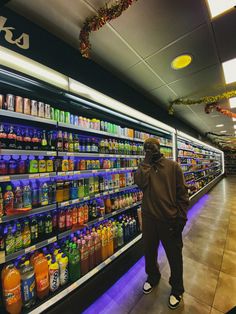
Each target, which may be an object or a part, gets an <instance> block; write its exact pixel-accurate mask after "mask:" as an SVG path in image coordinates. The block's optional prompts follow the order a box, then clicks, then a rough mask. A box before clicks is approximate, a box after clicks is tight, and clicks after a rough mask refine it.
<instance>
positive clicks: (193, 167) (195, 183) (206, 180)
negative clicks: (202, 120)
mask: <svg viewBox="0 0 236 314" xmlns="http://www.w3.org/2000/svg"><path fill="white" fill-rule="evenodd" d="M177 161H178V163H179V164H180V166H181V168H182V170H183V173H184V178H185V182H186V184H187V186H189V187H190V189H189V194H190V199H194V198H195V197H196V196H197V195H198V194H199V195H202V194H201V192H204V193H206V192H207V191H208V189H207V188H209V187H212V184H214V183H216V182H217V181H218V179H220V178H221V177H222V175H223V174H224V153H223V152H222V151H221V150H219V149H217V148H215V147H213V146H211V145H208V144H206V143H204V142H201V141H199V140H197V139H195V138H193V137H191V136H189V135H187V134H184V133H182V132H179V131H178V132H177ZM193 187H194V188H193Z"/></svg>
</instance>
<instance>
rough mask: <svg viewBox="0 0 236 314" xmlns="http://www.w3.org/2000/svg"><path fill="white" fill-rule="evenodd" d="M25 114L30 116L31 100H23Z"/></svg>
mask: <svg viewBox="0 0 236 314" xmlns="http://www.w3.org/2000/svg"><path fill="white" fill-rule="evenodd" d="M23 112H24V114H30V99H29V98H24V100H23Z"/></svg>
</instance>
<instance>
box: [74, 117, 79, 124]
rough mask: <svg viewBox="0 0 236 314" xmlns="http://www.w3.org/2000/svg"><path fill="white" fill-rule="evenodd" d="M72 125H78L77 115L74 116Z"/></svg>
mask: <svg viewBox="0 0 236 314" xmlns="http://www.w3.org/2000/svg"><path fill="white" fill-rule="evenodd" d="M74 125H79V117H78V116H74Z"/></svg>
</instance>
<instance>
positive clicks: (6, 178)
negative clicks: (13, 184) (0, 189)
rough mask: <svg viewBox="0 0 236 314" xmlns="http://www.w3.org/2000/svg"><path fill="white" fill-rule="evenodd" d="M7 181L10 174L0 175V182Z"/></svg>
mask: <svg viewBox="0 0 236 314" xmlns="http://www.w3.org/2000/svg"><path fill="white" fill-rule="evenodd" d="M7 181H10V176H4V177H0V182H7Z"/></svg>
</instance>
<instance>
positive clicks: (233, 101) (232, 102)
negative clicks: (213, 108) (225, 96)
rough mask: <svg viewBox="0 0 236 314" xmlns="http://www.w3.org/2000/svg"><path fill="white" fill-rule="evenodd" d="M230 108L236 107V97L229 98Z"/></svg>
mask: <svg viewBox="0 0 236 314" xmlns="http://www.w3.org/2000/svg"><path fill="white" fill-rule="evenodd" d="M229 105H230V108H236V97H233V98H230V99H229Z"/></svg>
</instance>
